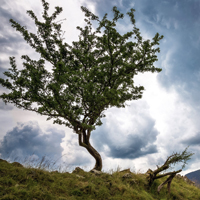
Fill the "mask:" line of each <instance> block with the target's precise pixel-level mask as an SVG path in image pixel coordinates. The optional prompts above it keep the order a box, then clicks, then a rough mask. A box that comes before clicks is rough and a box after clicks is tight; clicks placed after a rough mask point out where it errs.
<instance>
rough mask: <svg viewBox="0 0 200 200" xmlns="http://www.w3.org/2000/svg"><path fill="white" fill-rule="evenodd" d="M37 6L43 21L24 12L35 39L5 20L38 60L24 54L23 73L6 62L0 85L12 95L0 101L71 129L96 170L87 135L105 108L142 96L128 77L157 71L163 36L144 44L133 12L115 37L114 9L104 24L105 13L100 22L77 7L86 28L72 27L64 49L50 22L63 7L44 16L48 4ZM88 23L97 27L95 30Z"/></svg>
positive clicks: (56, 25) (119, 15) (12, 62)
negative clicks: (74, 33) (126, 28)
mask: <svg viewBox="0 0 200 200" xmlns="http://www.w3.org/2000/svg"><path fill="white" fill-rule="evenodd" d="M42 4H43V8H44V12H43V15H42V17H43V21H39V20H38V18H37V17H36V15H35V14H34V12H33V11H31V10H29V11H27V13H28V15H29V16H30V17H31V18H32V19H33V20H34V23H35V25H36V28H37V33H36V34H35V33H31V32H29V31H28V30H27V28H26V27H24V26H22V25H20V24H19V23H17V22H16V21H14V20H13V19H11V20H10V23H11V25H12V27H13V28H15V29H16V30H17V31H18V32H20V33H21V34H22V36H23V38H24V40H25V41H26V42H27V43H28V44H29V45H30V46H31V47H32V48H33V49H34V50H35V51H36V52H37V53H39V54H40V59H39V60H32V59H31V58H30V57H29V56H27V55H23V56H22V57H21V58H22V59H23V69H22V70H18V69H17V65H16V61H15V58H14V57H10V65H11V68H10V69H9V71H6V72H5V73H4V74H5V75H6V76H7V77H8V78H9V79H0V84H1V85H2V86H3V87H5V88H7V89H9V90H11V92H10V93H8V94H6V93H3V94H2V95H1V96H0V98H1V99H2V100H3V101H4V102H5V103H7V102H10V103H13V104H14V105H15V106H17V107H18V108H23V109H25V110H29V111H34V112H37V113H39V114H41V115H46V116H47V120H49V119H53V120H54V123H57V124H63V125H65V126H67V127H69V128H72V129H73V130H74V132H75V133H76V134H77V135H78V141H79V145H80V146H82V147H85V148H86V149H87V150H88V152H89V153H90V154H91V155H92V156H93V157H94V158H95V160H96V164H95V167H94V169H96V170H101V169H102V159H101V156H100V154H99V153H98V152H97V151H96V150H95V149H94V148H93V147H92V145H91V144H90V136H91V132H92V131H93V130H94V129H95V127H96V126H100V125H101V124H102V122H101V118H102V117H105V115H104V113H103V112H104V111H105V110H106V109H108V108H110V107H112V106H116V107H119V108H120V107H125V102H126V101H127V100H137V99H140V98H141V97H142V92H143V90H144V87H143V86H135V85H134V81H133V78H134V76H135V75H137V74H138V73H139V72H140V73H143V72H160V71H161V69H160V68H156V67H154V66H153V63H154V62H155V61H157V55H156V53H157V52H160V49H159V48H158V47H157V45H159V41H160V40H161V39H162V38H163V36H160V35H159V34H158V33H157V34H156V35H155V37H154V38H153V39H152V41H150V40H143V38H142V37H141V34H140V32H139V29H138V28H136V26H135V19H134V11H135V10H134V9H131V10H130V12H127V15H128V16H129V17H130V21H131V23H132V25H133V30H132V31H130V32H127V33H125V34H120V33H119V32H118V31H117V29H116V26H117V24H116V23H117V21H118V20H119V19H123V17H124V15H123V14H122V13H120V12H119V10H118V9H117V7H113V13H114V17H113V19H112V20H108V18H107V14H105V15H104V17H103V18H102V20H100V19H99V17H97V16H96V15H94V14H93V13H91V12H90V11H89V10H88V9H87V8H86V7H81V9H82V11H83V12H84V13H85V22H86V26H85V27H84V28H81V27H79V26H78V27H77V29H78V30H79V31H80V35H79V40H78V41H76V42H73V43H72V45H69V44H67V43H66V42H65V41H64V38H63V31H62V30H61V23H60V22H55V19H56V18H57V16H58V15H59V14H60V13H61V12H62V8H61V7H55V12H54V13H53V14H52V15H51V16H49V14H48V9H49V4H48V3H47V2H46V1H45V0H42ZM93 21H94V22H95V21H96V22H97V24H98V26H97V28H96V29H95V31H93V28H94V27H93V24H92V22H93ZM132 37H133V41H131V40H130V39H131V38H132ZM154 46H156V48H154ZM45 61H46V62H49V63H50V64H51V66H52V70H51V71H48V70H47V69H45Z"/></svg>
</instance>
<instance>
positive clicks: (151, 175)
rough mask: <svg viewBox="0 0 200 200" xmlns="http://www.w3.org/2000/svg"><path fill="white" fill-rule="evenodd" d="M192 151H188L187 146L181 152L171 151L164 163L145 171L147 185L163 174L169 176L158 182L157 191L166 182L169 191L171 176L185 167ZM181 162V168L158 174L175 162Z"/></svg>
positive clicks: (150, 184)
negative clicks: (160, 182)
mask: <svg viewBox="0 0 200 200" xmlns="http://www.w3.org/2000/svg"><path fill="white" fill-rule="evenodd" d="M193 154H194V153H191V152H188V147H187V148H186V149H185V150H184V151H183V152H182V153H173V154H172V155H171V156H168V158H167V159H166V161H165V163H164V164H163V165H162V166H160V167H159V166H157V169H156V170H154V171H152V170H151V169H149V170H148V171H147V180H148V184H149V187H151V186H152V184H153V182H154V180H156V179H159V178H162V177H164V176H169V177H168V178H167V179H166V180H165V181H164V182H163V183H162V184H160V185H159V186H158V189H157V191H158V193H159V192H160V190H161V189H162V187H163V186H164V185H165V184H168V192H169V193H170V186H171V182H172V180H173V178H174V177H175V175H176V174H177V173H179V172H181V171H182V169H183V168H184V167H185V165H186V164H187V161H188V160H190V159H191V156H192V155H193ZM181 162H182V163H183V165H182V169H180V170H177V171H173V172H167V173H164V174H160V173H161V172H163V171H165V170H167V169H169V168H170V167H171V166H172V165H175V164H177V163H181Z"/></svg>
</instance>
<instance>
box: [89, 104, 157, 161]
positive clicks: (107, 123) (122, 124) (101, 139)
mask: <svg viewBox="0 0 200 200" xmlns="http://www.w3.org/2000/svg"><path fill="white" fill-rule="evenodd" d="M111 110H112V111H110V112H108V113H107V114H106V115H107V117H106V120H103V122H104V123H103V125H102V126H101V127H98V128H97V129H96V130H95V131H94V132H93V136H92V141H93V143H94V144H95V147H97V148H98V150H99V151H102V152H105V154H106V156H109V157H112V158H121V159H127V158H128V159H134V158H138V157H141V156H144V155H148V154H153V153H156V152H157V147H156V145H154V142H155V141H156V138H157V135H158V134H159V132H158V131H157V130H156V129H155V127H154V126H155V120H154V119H153V118H152V117H151V116H150V114H149V111H148V105H147V104H146V103H145V102H143V101H139V102H137V103H131V105H130V106H129V107H128V108H126V109H120V111H119V110H118V109H115V108H113V109H111ZM123 117H124V118H123ZM127 119H128V120H127Z"/></svg>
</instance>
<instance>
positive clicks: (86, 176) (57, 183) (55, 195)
mask: <svg viewBox="0 0 200 200" xmlns="http://www.w3.org/2000/svg"><path fill="white" fill-rule="evenodd" d="M125 173H126V172H124V173H123V172H118V171H116V172H113V173H112V174H110V173H102V174H101V175H99V176H96V175H94V174H92V173H90V172H85V171H81V174H76V173H68V172H63V173H59V172H48V171H46V170H41V169H35V168H32V167H30V168H25V167H22V166H20V165H18V166H17V165H13V164H11V163H8V162H6V161H4V160H0V199H16V200H17V199H19V200H23V199H24V200H29V199H30V200H32V199H37V200H40V199H41V200H44V199H48V200H49V199H50V200H51V199H52V200H54V199H60V200H64V199H67V200H75V199H80V200H84V199H85V200H90V199H91V200H92V199H97V200H100V199H108V200H119V199H127V200H129V199H130V200H131V199H142V200H145V199H146V200H156V199H159V200H160V199H168V200H170V199H179V200H185V199H188V200H193V199H199V197H200V190H199V188H197V187H195V186H193V185H190V184H188V183H187V182H185V181H184V179H183V178H178V177H177V178H176V177H175V178H174V181H173V182H172V186H171V195H168V194H167V187H166V186H165V187H164V188H163V190H161V192H160V194H158V193H157V192H156V189H157V186H158V185H160V183H162V182H163V180H164V179H163V178H162V179H159V180H156V181H155V182H154V184H153V185H152V187H151V189H150V190H148V189H147V180H146V174H139V173H138V174H137V173H132V172H130V173H131V174H132V178H127V179H124V178H123V175H124V174H125ZM78 175H81V176H78ZM133 180H134V181H133Z"/></svg>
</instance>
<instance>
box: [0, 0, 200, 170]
mask: <svg viewBox="0 0 200 200" xmlns="http://www.w3.org/2000/svg"><path fill="white" fill-rule="evenodd" d="M48 2H49V3H50V7H51V11H52V10H53V9H54V7H55V6H61V7H63V12H62V14H61V15H60V16H59V19H65V18H66V20H65V21H63V30H65V31H66V33H65V38H66V41H67V42H68V43H71V42H72V41H75V40H77V39H78V34H79V32H78V31H77V30H76V26H78V25H79V26H84V15H83V13H82V12H81V10H80V6H81V5H83V6H86V7H88V8H89V9H90V10H91V11H92V12H94V13H95V14H96V15H98V16H100V17H102V16H103V15H104V14H105V13H108V14H109V15H108V16H109V17H112V12H111V10H112V7H113V6H117V7H118V9H119V10H120V11H121V12H123V13H126V12H127V11H129V10H130V8H134V9H135V10H136V12H135V18H136V25H137V27H138V28H139V29H140V31H141V34H142V36H143V37H144V38H145V39H151V38H152V37H153V36H154V35H155V33H157V32H158V33H160V34H162V35H164V39H163V40H162V41H161V44H160V49H161V53H160V54H159V55H158V59H159V60H158V62H156V63H155V65H156V66H157V67H160V68H162V72H161V73H159V74H151V73H146V74H140V75H138V76H137V77H135V82H136V84H138V85H143V86H144V87H145V91H144V95H143V98H142V99H141V100H137V101H132V102H128V105H129V106H127V107H126V108H121V109H119V108H111V109H109V110H107V111H106V112H105V114H106V117H105V118H104V119H103V125H102V126H101V127H98V128H97V129H96V130H95V131H94V132H93V133H92V138H91V139H92V144H93V145H94V147H95V148H96V149H97V150H98V151H99V152H100V154H101V155H102V158H103V170H105V171H108V170H110V169H114V170H115V169H117V167H118V166H119V167H121V168H122V169H125V168H131V169H132V170H134V171H136V172H138V171H140V172H145V171H146V170H147V169H148V168H151V169H155V168H156V165H161V164H162V163H163V162H164V161H165V159H166V158H167V156H169V155H171V154H172V153H173V152H182V151H183V150H184V149H185V148H186V147H187V146H190V147H189V151H191V152H193V153H195V155H194V156H193V157H192V159H191V160H190V161H189V162H188V165H187V166H186V168H185V171H184V172H183V174H184V173H187V172H190V171H194V170H197V169H199V164H200V147H199V145H200V105H199V102H200V92H199V86H200V66H199V63H200V56H199V55H200V1H199V0H193V1H188V0H181V1H180V0H140V1H138V0H112V1H108V0H65V1H64V0H57V1H53V0H49V1H48ZM26 10H33V11H34V12H35V14H36V15H40V14H41V12H42V4H41V2H40V0H35V1H31V0H26V1H25V0H15V1H12V0H1V6H0V22H1V26H0V77H1V78H2V77H4V75H3V72H4V71H6V70H7V69H8V68H9V67H10V66H9V56H15V57H16V59H17V63H18V67H19V68H21V60H20V57H21V55H24V54H28V55H30V56H31V57H32V58H36V59H37V58H38V55H37V54H35V52H34V50H32V49H31V48H30V47H29V46H28V45H27V43H26V42H24V41H23V38H22V37H21V36H20V35H19V34H18V33H17V32H16V31H15V30H14V29H13V28H12V27H11V26H10V24H9V19H10V18H12V19H14V20H16V21H18V22H19V23H20V24H22V25H24V26H26V27H27V28H28V29H29V30H34V23H33V22H32V21H31V19H30V18H29V17H28V15H27V14H26ZM118 25H119V26H118V27H119V28H118V30H119V31H130V30H131V28H132V27H131V25H130V23H129V20H128V18H125V19H124V20H121V21H120V23H119V24H118ZM3 92H6V90H5V89H4V88H2V87H0V93H3ZM77 139H78V138H77V135H76V134H74V133H73V132H72V130H70V129H69V128H66V127H63V126H59V125H53V123H52V121H46V117H44V116H40V115H37V114H36V113H33V112H29V111H25V110H20V109H17V108H15V107H14V106H13V105H10V104H9V105H5V104H4V103H3V102H2V101H0V140H1V141H0V154H1V157H2V158H9V159H15V158H18V159H19V158H20V159H21V160H23V158H25V157H28V156H30V155H34V156H35V157H37V158H41V157H42V156H47V157H49V158H53V159H55V160H56V159H58V158H59V157H61V156H63V157H62V158H61V159H62V161H64V162H66V163H67V164H68V166H71V167H72V168H73V167H75V166H80V167H84V168H85V169H88V170H89V169H91V168H92V167H93V165H94V160H93V158H92V157H91V156H90V155H89V154H88V153H87V151H86V150H85V149H83V148H82V147H79V146H78V140H77ZM177 168H180V165H179V166H177Z"/></svg>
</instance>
